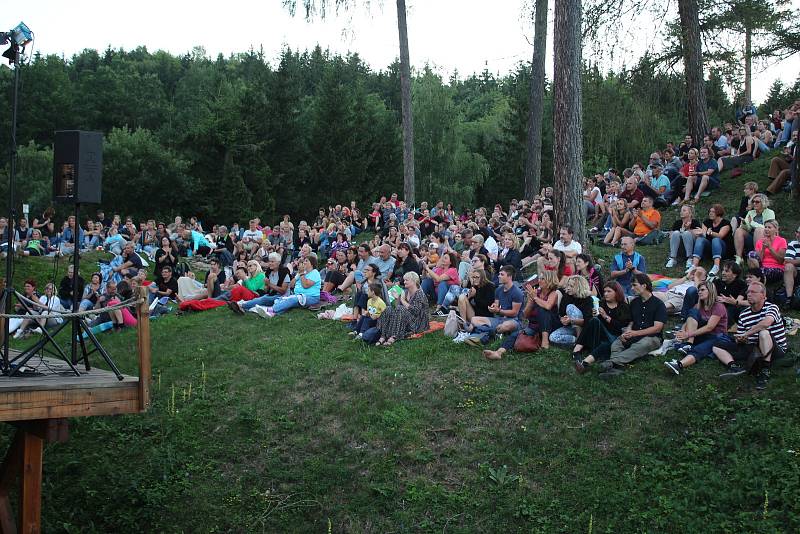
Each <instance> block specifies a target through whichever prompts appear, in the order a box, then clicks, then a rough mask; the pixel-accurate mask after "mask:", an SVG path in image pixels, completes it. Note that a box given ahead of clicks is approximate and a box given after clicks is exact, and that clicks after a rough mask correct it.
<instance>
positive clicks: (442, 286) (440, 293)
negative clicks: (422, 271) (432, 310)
mask: <svg viewBox="0 0 800 534" xmlns="http://www.w3.org/2000/svg"><path fill="white" fill-rule="evenodd" d="M456 287H459V286H456ZM422 290H423V291H424V292H425V294H426V295H428V298H432V299H436V304H438V305H439V306H444V299H445V297H447V293H448V292H449V291H450V286H449V285H448V284H447V282H446V281H442V282H439V285H438V286H436V288H435V293H434V281H433V279H432V278H425V279H424V280H423V281H422Z"/></svg>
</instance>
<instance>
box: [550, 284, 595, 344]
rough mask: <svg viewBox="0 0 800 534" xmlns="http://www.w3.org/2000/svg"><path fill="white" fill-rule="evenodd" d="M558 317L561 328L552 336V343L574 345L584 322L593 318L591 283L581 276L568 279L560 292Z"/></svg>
mask: <svg viewBox="0 0 800 534" xmlns="http://www.w3.org/2000/svg"><path fill="white" fill-rule="evenodd" d="M559 292H560V295H561V297H560V298H559V302H558V316H559V321H560V323H561V327H560V328H558V329H557V330H556V331H554V332H553V333H551V334H550V341H551V342H552V343H555V344H557V345H574V344H575V341H577V337H578V335H579V334H580V332H581V328H582V327H583V325H584V322H588V321H589V319H590V318H591V317H592V293H591V291H590V290H589V282H588V281H587V280H586V278H584V277H583V276H580V275H577V274H576V275H573V276H570V277H569V278H568V279H567V283H566V286H565V287H564V289H562V290H560V291H559Z"/></svg>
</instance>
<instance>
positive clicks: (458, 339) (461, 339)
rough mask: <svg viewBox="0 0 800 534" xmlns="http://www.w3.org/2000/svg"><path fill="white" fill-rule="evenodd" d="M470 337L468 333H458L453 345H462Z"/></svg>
mask: <svg viewBox="0 0 800 534" xmlns="http://www.w3.org/2000/svg"><path fill="white" fill-rule="evenodd" d="M469 336H470V333H469V332H459V333H458V335H457V336H456V337H454V338H453V343H463V342H464V340H465V339H467V338H468V337H469Z"/></svg>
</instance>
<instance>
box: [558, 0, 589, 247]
mask: <svg viewBox="0 0 800 534" xmlns="http://www.w3.org/2000/svg"><path fill="white" fill-rule="evenodd" d="M553 56H554V58H555V61H554V63H555V68H554V75H553V124H554V129H553V130H554V131H557V132H559V140H558V142H557V143H554V145H553V168H554V169H555V170H554V174H555V180H554V182H555V184H554V191H553V193H554V195H555V198H554V203H555V206H554V208H555V212H556V213H555V215H556V224H558V225H559V226H560V225H563V224H568V225H570V226H572V229H573V231H574V232H575V239H577V240H578V242H580V243H582V244H584V245H585V244H586V210H585V209H584V207H583V139H582V137H581V136H582V133H583V126H582V113H583V109H582V106H581V0H558V1H557V2H556V4H555V25H554V28H553Z"/></svg>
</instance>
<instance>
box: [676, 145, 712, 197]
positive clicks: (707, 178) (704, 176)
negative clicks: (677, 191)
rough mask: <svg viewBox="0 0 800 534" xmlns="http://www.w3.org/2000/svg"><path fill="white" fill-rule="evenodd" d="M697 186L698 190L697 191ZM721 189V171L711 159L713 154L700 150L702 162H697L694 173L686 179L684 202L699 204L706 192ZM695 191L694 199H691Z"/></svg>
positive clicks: (703, 149) (704, 149) (706, 150)
mask: <svg viewBox="0 0 800 534" xmlns="http://www.w3.org/2000/svg"><path fill="white" fill-rule="evenodd" d="M695 186H696V190H695ZM718 187H719V169H718V167H717V162H716V160H714V159H713V158H712V157H711V153H710V152H709V150H708V149H707V148H705V147H703V148H701V149H700V160H699V161H697V162H695V168H694V170H693V172H690V173H689V177H688V178H687V179H686V196H685V197H684V202H691V203H693V204H697V203H698V202H700V196H701V195H702V194H703V192H704V191H706V190H709V191H713V190H714V189H717V188H718ZM693 190H695V194H694V198H692V199H690V198H689V197H690V196H691V194H692V191H693Z"/></svg>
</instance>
